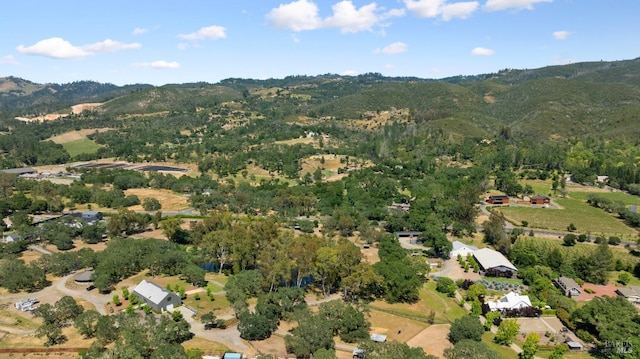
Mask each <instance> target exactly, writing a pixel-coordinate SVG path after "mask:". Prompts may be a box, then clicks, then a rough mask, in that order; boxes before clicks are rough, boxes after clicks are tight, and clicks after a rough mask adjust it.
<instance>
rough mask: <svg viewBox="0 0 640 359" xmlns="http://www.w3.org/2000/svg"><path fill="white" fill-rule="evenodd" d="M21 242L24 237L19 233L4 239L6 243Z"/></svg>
mask: <svg viewBox="0 0 640 359" xmlns="http://www.w3.org/2000/svg"><path fill="white" fill-rule="evenodd" d="M19 240H22V236H21V235H20V234H18V233H14V234H10V235H8V236H6V237H4V241H5V243H13V242H17V241H19Z"/></svg>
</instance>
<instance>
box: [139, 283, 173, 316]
mask: <svg viewBox="0 0 640 359" xmlns="http://www.w3.org/2000/svg"><path fill="white" fill-rule="evenodd" d="M133 294H135V296H136V297H138V299H140V301H141V302H143V303H145V304H146V305H148V306H149V307H151V308H152V309H154V310H157V311H159V312H162V311H165V310H168V311H171V310H173V308H174V307H175V306H178V305H180V304H182V301H181V300H180V297H179V296H178V295H177V294H176V293H174V292H171V291H168V290H166V289H164V288H162V287H161V286H159V285H157V284H155V283H153V282H149V281H148V280H146V279H145V280H143V281H142V282H140V284H138V285H137V286H136V287H135V288H134V289H133Z"/></svg>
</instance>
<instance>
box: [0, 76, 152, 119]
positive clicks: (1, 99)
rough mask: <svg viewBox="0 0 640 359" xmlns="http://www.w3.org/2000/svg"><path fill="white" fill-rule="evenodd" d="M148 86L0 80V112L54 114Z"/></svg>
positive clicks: (10, 78)
mask: <svg viewBox="0 0 640 359" xmlns="http://www.w3.org/2000/svg"><path fill="white" fill-rule="evenodd" d="M149 87H153V86H151V85H140V84H138V85H127V86H116V85H113V84H102V83H98V82H94V81H77V82H72V83H68V84H37V83H34V82H31V81H28V80H24V79H21V78H17V77H4V78H0V111H6V112H13V113H20V114H30V113H33V114H35V113H42V112H56V111H60V110H64V109H66V108H68V107H70V106H72V105H76V104H78V103H83V102H104V101H107V100H110V99H113V98H116V97H120V96H124V95H126V94H130V93H132V92H135V91H138V90H140V89H144V88H149Z"/></svg>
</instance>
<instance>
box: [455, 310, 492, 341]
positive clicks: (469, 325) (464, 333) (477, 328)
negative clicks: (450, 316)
mask: <svg viewBox="0 0 640 359" xmlns="http://www.w3.org/2000/svg"><path fill="white" fill-rule="evenodd" d="M482 334H484V327H483V326H482V323H481V322H480V319H478V318H476V317H474V316H471V315H465V316H464V317H462V318H458V319H456V320H455V321H454V322H453V324H451V329H450V331H449V341H451V342H452V343H453V344H455V343H457V342H459V341H461V340H465V339H470V340H475V341H480V340H481V339H482Z"/></svg>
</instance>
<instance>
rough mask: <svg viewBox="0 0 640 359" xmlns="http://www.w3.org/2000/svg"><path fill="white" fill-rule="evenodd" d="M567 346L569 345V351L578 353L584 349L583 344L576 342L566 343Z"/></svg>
mask: <svg viewBox="0 0 640 359" xmlns="http://www.w3.org/2000/svg"><path fill="white" fill-rule="evenodd" d="M565 344H567V346H568V347H569V350H575V351H578V350H582V348H583V346H582V344H580V343H578V342H574V341H569V342H566V343H565Z"/></svg>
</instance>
